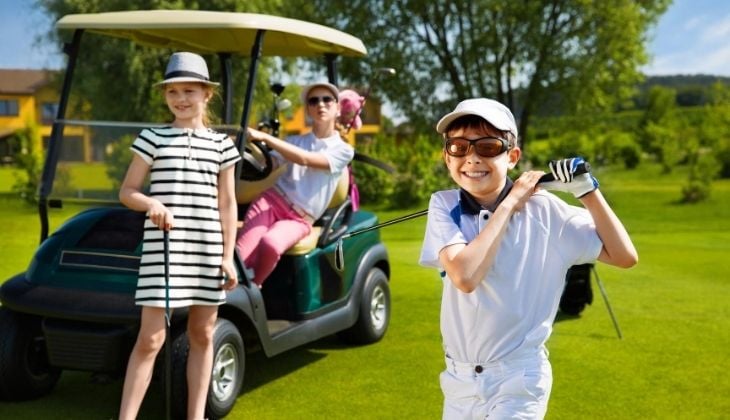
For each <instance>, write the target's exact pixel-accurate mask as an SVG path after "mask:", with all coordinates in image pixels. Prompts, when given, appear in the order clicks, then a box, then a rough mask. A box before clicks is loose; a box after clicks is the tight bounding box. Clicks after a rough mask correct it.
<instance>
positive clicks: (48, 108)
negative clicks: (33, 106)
mask: <svg viewBox="0 0 730 420" xmlns="http://www.w3.org/2000/svg"><path fill="white" fill-rule="evenodd" d="M56 114H58V103H56V102H43V103H42V104H41V121H42V122H43V124H52V123H53V121H54V120H55V119H56Z"/></svg>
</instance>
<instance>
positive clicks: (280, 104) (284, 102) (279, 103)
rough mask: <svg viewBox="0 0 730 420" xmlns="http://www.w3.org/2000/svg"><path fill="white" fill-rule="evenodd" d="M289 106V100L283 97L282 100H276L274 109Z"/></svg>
mask: <svg viewBox="0 0 730 420" xmlns="http://www.w3.org/2000/svg"><path fill="white" fill-rule="evenodd" d="M289 108H291V101H290V100H288V99H286V98H284V99H282V100H279V101H276V110H277V111H279V112H281V111H283V110H285V109H289Z"/></svg>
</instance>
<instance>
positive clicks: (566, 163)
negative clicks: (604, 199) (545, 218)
mask: <svg viewBox="0 0 730 420" xmlns="http://www.w3.org/2000/svg"><path fill="white" fill-rule="evenodd" d="M583 162H584V160H583V158H582V157H574V158H569V159H561V160H552V161H550V163H549V166H550V171H551V172H552V173H553V176H554V177H555V181H551V182H545V183H542V184H540V187H541V188H544V189H546V190H553V191H565V192H569V193H572V194H573V195H574V196H575V198H581V197H583V196H584V195H586V194H588V193H589V192H592V191H595V190H596V189H597V188H598V180H597V179H596V178H595V177H593V175H591V173H590V172H587V173H584V174H580V175H574V174H575V170H576V168H578V165H580V164H581V163H583Z"/></svg>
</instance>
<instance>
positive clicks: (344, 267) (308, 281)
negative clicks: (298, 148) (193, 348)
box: [0, 10, 391, 418]
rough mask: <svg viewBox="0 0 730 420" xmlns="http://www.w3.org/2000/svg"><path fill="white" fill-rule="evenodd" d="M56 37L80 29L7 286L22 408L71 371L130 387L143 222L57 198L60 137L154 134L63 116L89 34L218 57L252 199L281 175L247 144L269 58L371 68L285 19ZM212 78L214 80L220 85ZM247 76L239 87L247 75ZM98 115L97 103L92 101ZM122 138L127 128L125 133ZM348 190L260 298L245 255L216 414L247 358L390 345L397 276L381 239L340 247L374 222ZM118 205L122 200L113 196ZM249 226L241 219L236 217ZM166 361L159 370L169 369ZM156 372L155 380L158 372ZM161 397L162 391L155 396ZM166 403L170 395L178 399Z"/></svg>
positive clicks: (222, 335)
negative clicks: (331, 345)
mask: <svg viewBox="0 0 730 420" xmlns="http://www.w3.org/2000/svg"><path fill="white" fill-rule="evenodd" d="M57 28H59V29H61V30H67V31H72V35H73V37H72V41H71V42H69V43H68V44H67V45H66V48H65V52H66V53H67V54H68V65H67V68H66V71H65V75H64V80H63V87H62V95H61V98H60V101H59V106H58V112H57V117H56V120H55V122H54V124H53V128H52V134H51V139H50V141H49V143H48V146H47V147H48V149H47V155H46V160H45V164H44V168H43V173H42V179H41V187H40V191H39V207H38V208H39V215H40V221H41V244H40V247H39V248H38V250H37V251H36V253H35V255H34V256H33V258H32V260H31V262H30V264H29V266H28V269H27V271H25V272H24V273H20V274H18V275H16V276H14V277H12V278H11V279H8V280H7V281H6V282H5V283H4V284H3V285H2V288H0V302H1V303H2V306H0V336H2V344H1V345H0V372H2V375H0V400H26V399H33V398H39V397H42V396H43V395H46V394H48V393H50V392H51V391H52V390H53V388H54V386H55V385H56V383H57V381H58V380H59V376H60V374H61V372H62V371H63V370H77V371H88V372H93V373H95V374H97V375H108V376H111V377H117V378H118V377H121V376H122V375H123V374H124V370H125V367H126V363H127V359H128V357H129V353H130V351H131V348H132V346H133V344H134V340H135V338H136V335H137V331H138V328H139V321H140V307H138V306H136V305H135V303H134V292H135V288H136V283H137V270H138V267H139V261H140V256H141V246H142V245H141V244H142V232H143V221H144V218H145V215H144V214H142V213H139V212H135V211H131V210H129V209H127V208H125V207H123V206H121V204H120V203H118V201H116V192H113V194H110V195H109V196H108V197H107V198H106V199H102V198H93V199H87V198H86V197H87V195H85V196H84V198H79V197H78V194H77V196H76V197H75V198H73V199H71V198H68V197H66V196H63V195H62V194H61V192H60V191H61V190H63V189H60V188H55V189H54V181H55V182H57V183H58V182H59V180H63V179H62V178H63V177H60V176H56V175H58V172H59V163H63V161H64V156H67V154H66V151H64V149H63V146H64V144H66V143H68V142H69V140H68V138H67V136H65V135H64V128H65V127H67V126H70V125H78V126H80V127H83V128H84V130H86V132H87V133H88V137H89V140H90V142H91V143H92V144H93V142H94V141H95V140H96V139H98V138H105V139H107V140H108V138H117V137H118V136H119V134H118V133H119V132H120V131H115V130H123V132H124V133H128V134H126V135H133V134H132V133H136V132H139V130H140V129H141V128H143V127H149V126H154V125H155V124H149V123H121V124H118V125H115V124H112V123H109V122H108V121H101V122H99V121H96V122H81V121H76V120H70V119H67V118H68V117H67V115H66V109H67V107H68V104H69V95H70V91H71V87H72V79H73V74H74V69H75V67H76V65H77V58H78V57H79V50H80V49H81V48H82V38H83V36H82V35H86V34H87V33H92V34H94V36H99V35H102V36H109V37H117V38H123V39H128V40H130V41H132V42H136V43H139V44H143V45H146V46H151V47H160V48H164V49H166V50H169V52H173V51H192V52H196V53H199V54H202V55H206V56H209V57H210V56H216V57H218V58H219V59H220V60H221V65H220V68H221V69H222V70H221V71H222V73H223V74H221V75H219V77H218V78H217V80H220V81H221V82H222V95H221V96H222V97H223V108H224V109H223V112H222V116H223V122H224V125H226V126H228V127H233V129H234V131H235V136H236V144H237V146H238V147H239V150H240V152H241V154H242V156H243V157H244V160H243V161H242V162H241V163H240V164H239V166H238V167H237V168H236V175H237V177H238V179H239V180H240V185H239V186H238V188H237V190H238V191H237V195H238V196H239V199H240V204H241V206H242V207H244V208H245V206H246V200H248V199H250V198H251V196H253V195H255V192H256V191H260V188H262V185H263V186H265V185H266V183H270V182H271V179H272V177H274V176H276V172H275V171H272V170H271V165H270V162H271V159H270V156H268V153H267V151H266V149H265V147H263V146H261V145H257V144H254V143H252V142H248V141H247V140H246V130H245V129H244V127H246V126H247V125H248V122H249V120H250V114H251V112H252V111H251V110H252V104H253V100H254V98H253V92H254V85H255V79H256V74H257V68H258V65H259V64H260V63H259V61H260V58H261V57H262V56H288V57H321V58H322V59H323V60H324V61H325V62H326V65H327V75H328V79H329V81H330V82H331V83H333V84H337V75H336V61H337V57H338V56H349V57H361V56H363V55H365V54H366V49H365V47H364V45H363V44H362V42H361V41H360V40H359V39H357V38H355V37H353V36H351V35H348V34H345V33H343V32H340V31H337V30H334V29H331V28H327V27H324V26H321V25H316V24H312V23H308V22H303V21H298V20H294V19H286V18H280V17H275V16H267V15H258V14H247V13H226V12H204V11H181V10H166V11H128V12H110V13H99V14H77V15H68V16H65V17H63V18H62V19H60V20H59V21H58V23H57ZM234 57H245V58H246V59H248V60H250V65H249V70H248V74H247V77H248V78H247V81H246V91H245V95H244V98H243V107H242V108H243V109H242V115H241V119H240V124H239V125H234V124H232V121H231V114H232V112H231V110H232V100H233V97H232V96H233V95H232V92H233V89H232V86H233V85H232V83H233V79H234V77H233V76H234V72H233V70H232V68H233V61H232V58H234ZM214 77H215V76H214ZM239 79H240V78H239ZM91 106H93V104H91ZM124 130H126V131H124ZM345 178H347V177H343V180H342V181H341V182H340V185H341V187H340V192H339V193H338V194H336V197H335V198H334V199H333V202H332V203H330V209H329V210H328V211H327V213H326V214H325V216H323V217H322V218H321V219H320V220H318V221H317V222H315V229H313V231H314V234H313V235H310V237H308V238H306V239H305V240H303V241H302V242H300V243H299V244H297V245H296V246H295V247H294V248H293V249H292V250H290V251H289V252H288V253H287V254H286V255H285V256H284V257H283V258H282V260H281V261H280V262H279V264H278V265H277V267H276V270H275V271H274V273H272V275H271V276H270V277H269V279H268V280H267V281H266V283H265V285H264V287H263V288H262V289H259V288H258V287H257V286H256V285H254V284H253V283H252V282H251V281H250V278H249V276H248V270H247V269H246V267H244V265H243V263H242V262H241V261H240V260H239V259H238V257H236V264H237V268H238V271H239V279H240V280H239V285H238V287H237V288H236V289H235V290H233V291H231V292H228V294H227V302H226V303H225V304H224V305H222V306H220V308H219V318H218V321H217V324H216V326H215V333H214V366H213V375H212V379H211V384H210V390H209V395H208V400H207V405H206V416H207V417H209V418H220V417H223V416H225V415H226V414H228V413H229V412H230V411H231V409H232V408H233V405H234V404H235V402H236V399H237V397H238V396H239V394H240V391H241V389H242V383H243V379H244V370H245V360H246V357H245V356H246V353H250V352H253V351H257V350H261V351H263V352H264V353H265V354H266V356H269V357H271V356H274V355H276V354H280V353H282V352H285V351H287V350H290V349H292V348H294V347H297V346H301V345H303V344H305V343H309V342H312V341H315V340H318V339H320V338H322V337H325V336H328V335H332V334H337V335H338V336H339V337H341V338H342V339H344V340H346V341H347V342H350V343H355V344H367V343H373V342H377V341H378V340H380V339H381V338H382V337H383V336H384V334H385V332H386V330H387V328H388V323H389V317H390V309H391V308H390V292H389V286H388V281H389V274H390V266H389V261H388V255H387V251H386V249H385V246H384V245H383V244H382V242H381V241H380V237H379V233H378V231H377V230H373V231H371V232H368V233H367V234H363V235H358V236H357V237H353V238H351V239H348V240H347V241H344V242H343V241H342V240H340V239H341V238H342V236H343V235H344V234H346V233H347V232H351V231H357V230H362V229H365V228H368V227H371V226H375V225H377V222H378V221H377V217H376V216H375V215H374V214H372V213H370V212H367V211H363V210H358V211H353V210H352V204H351V202H350V201H349V197H348V194H347V191H348V186H349V185H348V182H349V179H345ZM109 197H114V199H109ZM74 201H76V202H80V201H84V202H85V203H87V204H92V206H91V208H89V209H86V210H84V211H82V212H80V213H79V214H77V215H75V216H73V217H71V218H70V219H69V220H67V221H66V222H65V223H64V224H63V225H62V226H61V227H60V228H58V229H57V230H56V231H55V232H53V233H52V234H51V235H50V236H49V208H54V207H60V206H61V205H63V204H64V203H72V202H74ZM240 217H241V218H242V215H240ZM338 242H340V244H342V243H344V246H341V247H342V248H344V250H343V252H342V258H344V264H338V265H337V266H336V265H335V263H334V254H335V248H336V244H337V243H338ZM185 318H186V311H185V310H175V311H174V314H173V316H172V320H171V334H170V335H169V336H170V337H171V339H172V346H171V347H172V355H171V359H172V363H171V364H172V368H171V376H172V380H171V381H170V380H169V379H168V380H165V379H163V380H162V381H161V382H165V383H166V385H168V386H171V389H172V391H171V392H172V400H173V401H176V404H175V405H174V407H173V415H174V417H181V416H184V410H185V407H186V404H185V403H183V402H184V401H186V398H187V396H186V393H187V386H186V379H185V365H186V358H187V348H188V345H187V338H186V334H185ZM162 353H164V350H163V351H162V352H160V359H162ZM162 370H163V369H162V366H157V367H156V368H155V372H156V373H159V372H160V371H162ZM153 392H154V391H153ZM169 398H170V396H169V395H168V401H169Z"/></svg>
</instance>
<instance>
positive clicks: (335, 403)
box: [0, 166, 730, 420]
mask: <svg viewBox="0 0 730 420" xmlns="http://www.w3.org/2000/svg"><path fill="white" fill-rule="evenodd" d="M598 178H599V179H600V180H601V182H602V189H603V191H604V194H605V195H606V196H607V198H608V200H609V201H610V202H611V203H612V204H613V206H614V208H615V210H616V212H617V213H618V214H619V216H620V217H621V218H622V220H623V221H624V223H625V224H626V226H627V227H628V229H629V232H630V233H631V235H632V238H633V240H634V242H635V244H636V246H637V248H638V250H639V254H640V262H639V264H638V265H637V266H636V267H634V268H632V269H630V270H619V269H614V268H611V267H608V266H605V265H600V264H599V265H598V266H597V269H598V273H599V275H600V278H601V280H602V282H603V284H604V286H605V287H606V290H607V292H608V296H609V298H610V300H611V304H612V306H613V310H614V312H615V314H616V316H617V318H618V322H619V324H620V327H621V330H622V332H623V335H624V338H623V339H622V340H619V339H618V338H617V337H616V332H615V331H614V328H613V325H612V323H611V319H610V317H609V315H608V312H607V311H606V308H605V305H604V303H603V301H602V299H601V295H600V293H599V291H598V288H597V287H595V283H594V294H595V299H594V303H593V305H592V306H589V307H588V308H587V309H586V310H585V311H584V312H583V314H582V315H581V316H580V317H578V318H564V319H563V318H561V319H560V320H559V321H558V322H556V324H555V330H554V333H553V336H552V338H551V339H550V341H549V343H548V347H549V350H550V357H551V360H552V363H553V373H554V377H555V380H554V384H553V393H552V397H551V401H550V407H549V410H548V416H547V417H548V419H585V418H604V419H626V418H631V419H646V418H651V419H698V418H699V419H720V418H727V413H730V399H729V398H728V397H727V395H728V394H729V393H730V379H728V375H727V372H726V370H727V367H728V366H730V365H728V356H727V355H728V351H727V347H728V344H730V305H729V298H730V210H729V209H730V181H719V182H716V183H715V184H714V185H713V190H712V197H711V198H710V200H709V201H707V202H704V203H701V204H697V205H682V204H678V203H677V200H678V198H679V196H680V194H679V190H680V185H681V183H682V182H683V180H684V176H683V174H681V173H680V174H673V175H669V176H666V175H660V174H659V172H658V169H656V168H655V167H652V166H646V167H643V168H641V169H640V170H639V171H606V172H599V174H598ZM420 208H421V207H418V208H415V209H410V210H409V211H397V212H379V215H380V218H381V220H388V219H391V218H393V217H396V216H400V215H403V214H405V213H408V212H410V211H414V210H420ZM74 211H76V209H66V210H63V211H62V212H57V211H52V217H53V218H52V227H54V228H55V227H57V226H58V224H59V223H60V221H61V220H63V219H64V218H65V217H67V216H68V215H70V214H73V212H74ZM0 217H1V218H2V220H3V221H5V222H4V226H3V228H4V232H3V235H2V237H1V238H2V239H0V246H2V249H3V250H4V252H3V253H0V279H6V278H8V277H9V276H10V275H11V274H14V273H16V272H18V271H21V270H23V269H24V267H25V265H26V264H27V262H28V260H29V258H30V255H31V253H32V251H33V249H34V248H35V246H36V244H37V241H38V222H37V216H36V215H35V213H34V209H33V208H26V207H23V206H22V205H20V204H13V203H10V202H7V203H6V202H3V203H2V206H1V207H0ZM424 223H425V218H419V219H416V220H412V221H408V222H404V223H401V224H397V225H393V226H390V227H387V228H384V229H382V230H381V233H382V236H383V239H384V241H385V244H386V245H387V247H388V250H389V253H390V259H391V263H392V266H393V270H392V276H391V292H392V301H393V313H392V321H391V325H390V329H389V330H388V333H387V335H386V337H385V338H384V340H383V341H382V342H380V343H377V344H375V345H371V346H364V347H346V346H343V345H341V344H340V343H339V342H338V341H337V340H336V339H335V338H327V339H324V340H320V341H318V342H316V343H313V344H311V345H308V346H305V347H303V348H299V349H296V350H293V351H290V352H288V353H285V354H282V355H279V356H276V357H274V358H272V359H266V358H265V357H263V356H261V355H260V354H259V355H256V356H253V357H252V358H250V359H249V360H248V366H247V372H246V381H247V382H246V387H245V390H244V393H243V394H242V395H241V396H240V397H239V401H238V404H237V405H236V407H235V409H234V411H233V413H232V414H231V415H230V416H229V418H254V419H303V418H328V419H329V418H333V419H350V418H363V419H371V418H372V419H375V418H393V419H400V418H408V419H425V418H440V413H441V398H442V397H441V391H440V389H439V386H438V374H439V372H440V371H441V369H442V367H443V361H442V360H443V359H442V358H443V354H442V351H441V344H440V334H439V326H438V319H439V304H440V292H441V285H440V280H439V279H438V276H437V275H436V273H435V272H434V271H433V270H430V269H424V268H421V267H419V266H418V265H417V263H416V262H417V259H418V255H419V252H420V246H421V240H422V237H423V230H424ZM120 395H121V380H117V381H115V382H112V383H111V384H108V385H97V384H93V383H92V382H91V381H90V379H89V376H88V375H87V374H84V373H64V375H63V376H62V379H61V381H60V383H59V385H58V387H57V388H56V390H55V391H54V392H53V393H52V394H51V395H49V396H48V397H45V398H42V399H40V400H38V401H30V402H22V403H7V402H0V418H21V417H22V418H25V419H27V420H32V419H42V418H43V419H45V418H54V419H77V418H98V419H108V418H113V417H115V416H116V413H117V409H118V403H119V396H120ZM162 395H163V394H162V392H161V389H160V388H159V386H157V385H156V384H154V383H153V385H152V387H151V389H150V391H149V393H148V397H147V400H146V401H145V405H144V406H143V412H142V416H140V418H141V419H145V418H149V419H151V418H159V417H160V416H161V414H162V412H163V408H162V402H161V401H162Z"/></svg>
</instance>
